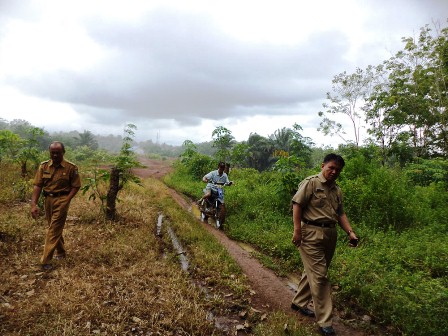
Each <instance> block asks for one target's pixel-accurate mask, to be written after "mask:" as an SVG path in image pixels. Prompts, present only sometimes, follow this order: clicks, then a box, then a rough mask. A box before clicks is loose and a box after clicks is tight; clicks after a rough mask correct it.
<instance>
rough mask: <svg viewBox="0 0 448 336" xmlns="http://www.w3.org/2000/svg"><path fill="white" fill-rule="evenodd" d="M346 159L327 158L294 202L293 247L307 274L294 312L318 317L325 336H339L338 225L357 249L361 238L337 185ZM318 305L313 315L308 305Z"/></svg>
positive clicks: (300, 189)
mask: <svg viewBox="0 0 448 336" xmlns="http://www.w3.org/2000/svg"><path fill="white" fill-rule="evenodd" d="M344 165H345V162H344V159H343V158H342V157H341V156H340V155H336V154H328V155H327V156H325V158H324V161H323V163H322V166H321V172H320V173H319V174H318V175H313V176H309V177H307V178H306V179H305V180H303V181H302V182H301V183H300V184H299V188H298V190H297V193H296V194H295V195H294V197H293V199H292V202H293V222H294V234H293V238H292V243H293V244H294V245H295V246H297V247H298V248H299V252H300V256H301V258H302V262H303V266H304V271H303V274H302V278H301V280H300V283H299V286H298V290H297V294H296V295H295V297H294V298H293V300H292V304H291V308H293V309H294V310H297V311H299V312H300V313H302V314H303V315H306V316H310V317H314V316H315V317H316V320H317V323H318V325H319V331H320V332H321V333H322V334H323V335H335V334H336V333H335V331H334V329H333V327H332V310H333V307H332V301H331V284H330V282H329V280H328V267H329V266H330V262H331V259H332V258H333V254H334V251H335V249H336V240H337V230H336V224H337V223H339V225H340V226H341V228H342V229H343V230H344V231H345V232H346V233H347V234H348V235H349V238H350V241H351V243H352V244H353V246H356V245H357V241H358V238H357V237H356V234H355V233H354V232H353V229H352V228H351V226H350V223H349V221H348V218H347V216H346V214H345V213H344V208H343V205H342V192H341V189H340V188H339V186H338V185H337V184H336V182H335V181H336V179H337V178H338V176H339V174H340V172H341V170H342V168H343V167H344ZM311 300H312V301H313V303H314V309H315V311H314V312H313V311H312V310H311V309H309V308H308V307H307V306H308V303H309V302H310V301H311Z"/></svg>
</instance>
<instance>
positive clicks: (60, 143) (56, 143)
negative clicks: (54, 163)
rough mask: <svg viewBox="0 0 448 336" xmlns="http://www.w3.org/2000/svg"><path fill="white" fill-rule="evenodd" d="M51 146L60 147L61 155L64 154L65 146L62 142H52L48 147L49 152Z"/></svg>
mask: <svg viewBox="0 0 448 336" xmlns="http://www.w3.org/2000/svg"><path fill="white" fill-rule="evenodd" d="M51 145H61V147H62V153H65V146H64V144H63V143H62V142H60V141H53V142H52V143H51V144H50V146H48V150H50V147H51Z"/></svg>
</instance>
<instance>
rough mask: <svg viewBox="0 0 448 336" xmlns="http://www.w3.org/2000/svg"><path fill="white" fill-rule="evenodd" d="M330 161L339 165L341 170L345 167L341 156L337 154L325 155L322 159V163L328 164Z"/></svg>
mask: <svg viewBox="0 0 448 336" xmlns="http://www.w3.org/2000/svg"><path fill="white" fill-rule="evenodd" d="M330 161H334V162H336V163H337V164H339V165H340V166H341V168H344V166H345V161H344V159H343V158H342V156H340V155H338V154H334V153H330V154H327V155H325V157H324V161H323V162H324V163H327V162H330Z"/></svg>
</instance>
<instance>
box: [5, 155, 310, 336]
mask: <svg viewBox="0 0 448 336" xmlns="http://www.w3.org/2000/svg"><path fill="white" fill-rule="evenodd" d="M0 165H1V167H0V169H1V171H2V175H1V178H0V188H1V190H2V193H1V199H0V258H1V260H2V262H1V263H0V278H1V282H0V334H2V335H87V334H92V333H93V334H107V335H124V334H129V335H130V334H148V333H153V334H155V335H221V334H228V333H230V331H226V329H225V328H222V327H221V328H220V327H216V326H215V325H214V323H213V322H212V321H210V320H209V319H208V318H207V317H208V316H210V315H211V314H213V315H215V316H218V317H219V316H221V317H225V319H224V320H223V321H228V326H227V327H228V328H230V329H232V328H234V327H235V322H234V321H233V320H234V319H236V320H238V319H239V318H238V313H239V312H241V311H248V312H249V313H248V318H247V320H246V321H243V320H239V321H238V322H237V323H239V324H244V323H245V322H248V324H249V326H250V327H252V331H251V334H253V335H282V334H284V332H283V327H284V324H288V329H289V333H288V334H289V335H297V336H303V335H311V334H312V333H311V332H310V331H309V330H307V329H306V328H304V327H303V326H299V325H297V321H296V320H295V319H293V318H292V319H291V318H290V317H287V316H286V315H284V314H282V313H274V314H268V318H267V320H265V321H264V322H261V316H260V315H261V314H260V313H257V312H254V311H253V310H251V309H250V289H249V287H248V285H247V282H246V279H245V277H244V276H243V275H242V274H241V272H240V269H239V267H238V266H237V265H236V264H235V263H234V261H233V260H232V259H231V258H230V257H229V255H228V254H227V252H226V251H225V250H224V249H223V248H222V247H221V246H220V245H219V244H218V243H217V242H216V240H215V239H214V238H213V237H212V236H210V235H209V234H208V233H207V232H206V231H205V230H204V229H203V227H202V226H201V225H200V223H198V221H197V220H196V219H194V218H193V217H192V216H191V215H190V214H188V213H187V212H186V211H184V210H183V209H181V208H180V207H179V206H178V205H177V204H176V203H175V202H173V201H172V200H171V198H170V197H169V193H168V191H167V189H166V187H165V186H164V185H163V184H162V183H161V182H159V181H157V180H153V179H147V180H145V181H144V183H143V187H139V186H135V185H134V186H128V187H127V188H126V189H125V190H124V191H123V192H122V194H120V199H121V202H119V203H118V213H119V214H120V220H119V221H118V222H114V223H112V222H108V221H105V220H104V219H103V216H102V215H100V214H99V208H98V204H95V203H93V202H89V201H88V200H87V196H84V195H82V194H81V193H80V194H79V195H77V197H76V198H75V199H74V200H73V202H72V204H71V208H70V212H69V216H70V218H69V221H68V222H67V225H66V229H65V235H64V236H65V241H66V245H67V251H68V256H67V258H66V259H65V260H61V261H57V262H55V269H54V270H52V271H50V272H42V271H41V270H40V269H39V265H38V260H39V256H40V254H41V252H42V247H43V242H44V234H45V231H46V230H45V223H44V220H43V219H39V220H38V221H34V220H32V218H31V216H30V215H29V209H30V208H29V203H24V202H21V201H20V199H29V198H30V191H31V189H30V184H29V181H21V180H20V177H19V175H18V172H19V170H18V169H15V168H14V166H12V165H8V164H5V163H0ZM80 173H81V175H84V176H85V175H86V173H84V172H83V170H82V169H81V171H80ZM83 173H84V174H83ZM18 186H19V188H18ZM160 213H163V214H164V216H165V220H164V221H166V223H167V222H169V223H170V225H171V226H172V228H173V229H174V231H175V232H176V233H177V235H178V237H179V239H180V240H181V242H182V245H183V246H184V249H185V250H186V251H187V256H188V258H189V262H190V270H191V272H190V273H186V272H183V271H182V270H181V268H180V266H179V264H178V260H177V256H176V253H175V251H172V249H171V243H170V242H169V237H168V235H166V234H164V235H163V237H162V238H158V237H156V235H155V232H156V223H157V218H158V215H159V214H160ZM165 225H166V224H165ZM217 265H219V268H217ZM232 319H233V320H232ZM224 324H225V323H224ZM232 330H233V329H232ZM232 334H233V331H232Z"/></svg>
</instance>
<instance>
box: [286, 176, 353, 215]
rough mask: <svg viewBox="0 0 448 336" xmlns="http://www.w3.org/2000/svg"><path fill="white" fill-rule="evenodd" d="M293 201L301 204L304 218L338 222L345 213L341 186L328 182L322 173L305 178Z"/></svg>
mask: <svg viewBox="0 0 448 336" xmlns="http://www.w3.org/2000/svg"><path fill="white" fill-rule="evenodd" d="M292 201H293V202H295V203H297V204H299V205H300V206H301V208H302V220H308V221H312V222H318V223H322V222H334V223H337V222H338V221H339V216H341V215H343V214H344V207H343V205H342V191H341V188H339V186H338V185H337V184H336V183H331V184H327V180H326V179H325V178H324V177H323V175H322V173H320V174H318V175H313V176H309V177H307V178H306V179H305V180H303V181H302V182H301V183H300V184H299V188H298V190H297V192H296V194H295V195H294V197H293V198H292Z"/></svg>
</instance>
